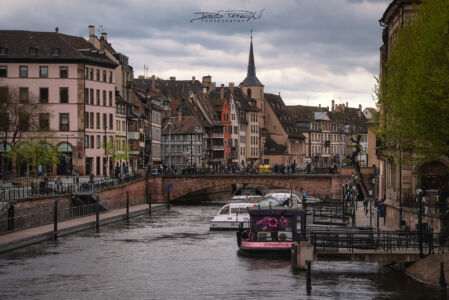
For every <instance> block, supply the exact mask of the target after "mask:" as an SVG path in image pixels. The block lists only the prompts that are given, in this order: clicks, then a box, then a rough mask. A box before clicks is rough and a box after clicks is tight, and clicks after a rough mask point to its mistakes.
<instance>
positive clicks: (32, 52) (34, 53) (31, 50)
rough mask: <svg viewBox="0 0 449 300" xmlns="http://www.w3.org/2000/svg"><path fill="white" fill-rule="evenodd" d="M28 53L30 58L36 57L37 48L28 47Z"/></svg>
mask: <svg viewBox="0 0 449 300" xmlns="http://www.w3.org/2000/svg"><path fill="white" fill-rule="evenodd" d="M28 53H29V54H30V55H31V56H36V55H37V48H34V47H30V49H29V51H28Z"/></svg>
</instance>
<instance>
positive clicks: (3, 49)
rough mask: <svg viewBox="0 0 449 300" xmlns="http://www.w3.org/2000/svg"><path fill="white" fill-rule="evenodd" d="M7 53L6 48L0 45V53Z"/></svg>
mask: <svg viewBox="0 0 449 300" xmlns="http://www.w3.org/2000/svg"><path fill="white" fill-rule="evenodd" d="M7 53H8V48H5V47H0V55H6V54H7Z"/></svg>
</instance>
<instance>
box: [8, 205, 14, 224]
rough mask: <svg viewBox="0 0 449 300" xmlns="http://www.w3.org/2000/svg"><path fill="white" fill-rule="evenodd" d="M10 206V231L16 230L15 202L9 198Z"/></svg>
mask: <svg viewBox="0 0 449 300" xmlns="http://www.w3.org/2000/svg"><path fill="white" fill-rule="evenodd" d="M9 201H10V202H9V208H8V231H14V204H13V202H12V200H11V199H10V200H9Z"/></svg>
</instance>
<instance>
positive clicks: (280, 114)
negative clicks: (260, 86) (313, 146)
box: [264, 93, 305, 139]
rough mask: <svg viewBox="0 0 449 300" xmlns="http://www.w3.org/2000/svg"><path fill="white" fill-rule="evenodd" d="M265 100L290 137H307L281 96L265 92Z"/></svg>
mask: <svg viewBox="0 0 449 300" xmlns="http://www.w3.org/2000/svg"><path fill="white" fill-rule="evenodd" d="M264 97H265V100H266V101H267V102H268V104H269V105H270V107H271V109H272V110H273V111H274V113H275V114H276V116H277V118H278V120H279V122H280V123H281V125H282V127H283V128H284V130H285V132H286V133H287V134H288V136H289V137H292V138H301V139H303V138H305V137H304V135H303V134H302V133H301V130H300V129H299V128H298V127H297V126H296V122H295V118H294V115H293V114H291V113H290V112H289V110H288V109H286V108H287V106H286V105H285V103H284V101H283V100H282V98H281V96H279V95H274V94H267V93H265V94H264Z"/></svg>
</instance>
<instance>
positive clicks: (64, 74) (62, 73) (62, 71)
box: [59, 67, 69, 78]
mask: <svg viewBox="0 0 449 300" xmlns="http://www.w3.org/2000/svg"><path fill="white" fill-rule="evenodd" d="M59 77H60V78H68V77H69V68H68V67H59Z"/></svg>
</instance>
